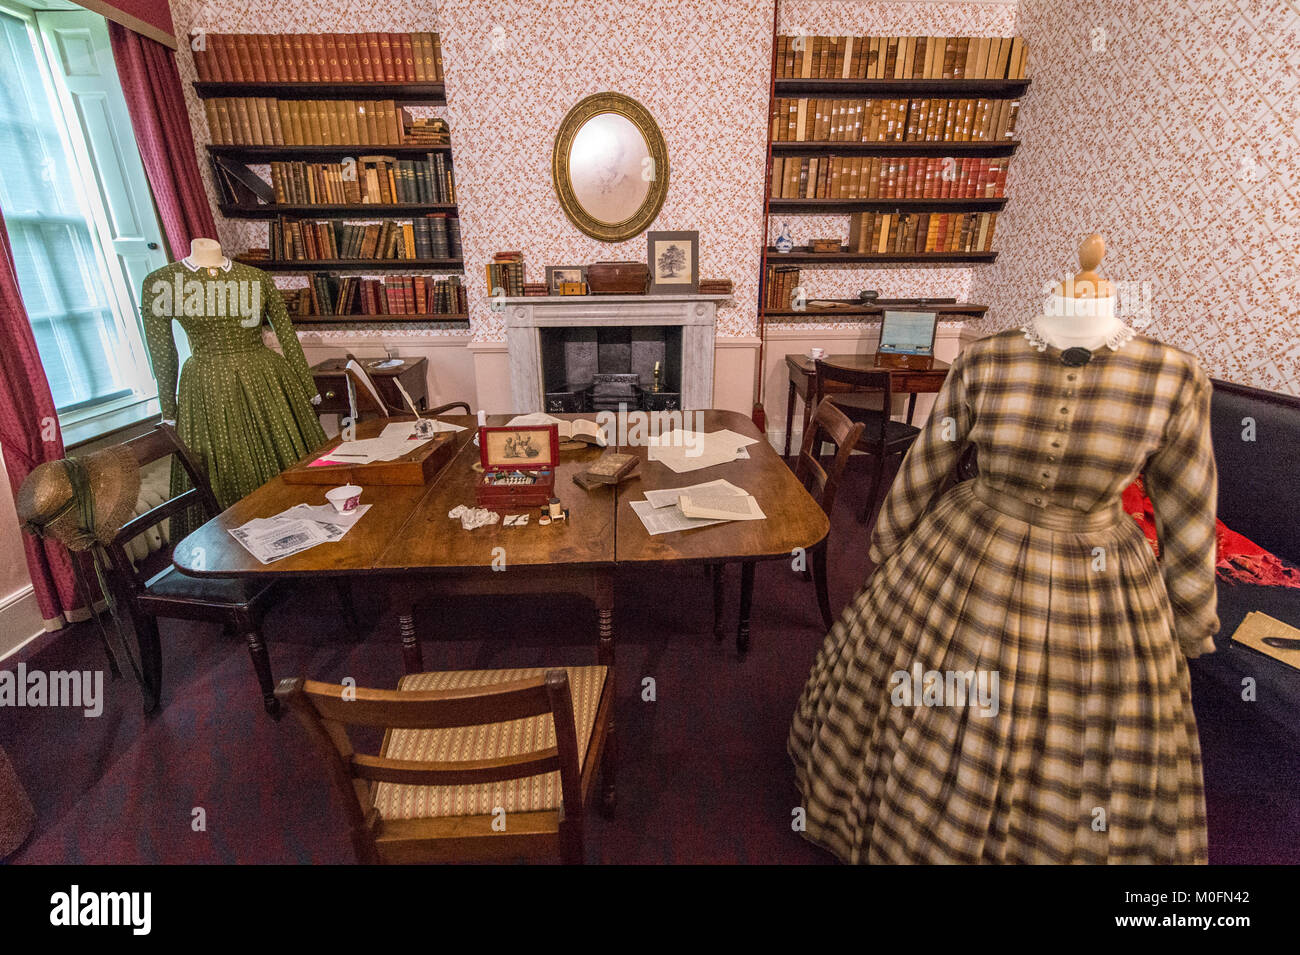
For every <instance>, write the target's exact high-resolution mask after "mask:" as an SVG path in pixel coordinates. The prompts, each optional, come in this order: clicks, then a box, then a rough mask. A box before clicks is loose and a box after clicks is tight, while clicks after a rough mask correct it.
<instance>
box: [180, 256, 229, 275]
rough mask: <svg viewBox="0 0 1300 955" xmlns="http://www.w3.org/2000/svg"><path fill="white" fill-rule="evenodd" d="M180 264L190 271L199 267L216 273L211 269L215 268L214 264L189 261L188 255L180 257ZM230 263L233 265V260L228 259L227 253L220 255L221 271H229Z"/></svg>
mask: <svg viewBox="0 0 1300 955" xmlns="http://www.w3.org/2000/svg"><path fill="white" fill-rule="evenodd" d="M181 265H183V266H185V267H186V268H187V269H189V270H190V271H191V272H197V271H199V270H200V269H206V270H207V271H209V272H213V274H216V273H215V272H214V271H213V270H214V269H215V268H216V266H212V265H197V264H196V263H194V262H192V261H190V257H189V256H188V255H187V256H185V258H183V259H181ZM232 265H234V262H232V261H231V260H230V256H228V255H223V256H222V257H221V271H223V272H229V271H230V267H231V266H232Z"/></svg>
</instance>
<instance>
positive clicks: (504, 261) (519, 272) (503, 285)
mask: <svg viewBox="0 0 1300 955" xmlns="http://www.w3.org/2000/svg"><path fill="white" fill-rule="evenodd" d="M524 285H525V282H524V254H523V253H522V252H498V253H496V254H495V255H493V256H492V261H491V262H489V263H488V264H487V287H488V294H489V295H490V296H491V297H493V298H495V297H496V296H498V295H501V294H504V295H507V296H509V297H511V298H515V297H517V296H522V295H523V294H524V291H525V290H524ZM498 290H500V291H498Z"/></svg>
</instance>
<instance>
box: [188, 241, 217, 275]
mask: <svg viewBox="0 0 1300 955" xmlns="http://www.w3.org/2000/svg"><path fill="white" fill-rule="evenodd" d="M189 259H190V261H191V262H193V263H194V264H195V265H199V266H207V267H211V268H219V267H221V266H222V265H225V262H226V256H225V253H223V252H222V251H221V243H220V242H218V241H217V240H216V239H194V240H192V241H191V242H190V255H189Z"/></svg>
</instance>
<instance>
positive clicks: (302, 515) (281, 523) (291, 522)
mask: <svg viewBox="0 0 1300 955" xmlns="http://www.w3.org/2000/svg"><path fill="white" fill-rule="evenodd" d="M370 507H371V505H369V504H362V505H361V506H360V507H358V508H357V509H356V510H354V511H351V512H350V513H348V514H339V513H338V512H337V511H335V510H334V508H333V507H331V506H330V505H328V504H326V505H315V506H312V505H309V504H298V505H296V506H294V507H291V508H288V509H287V510H284V511H281V512H280V513H279V514H276V515H275V516H274V517H255V518H253V519H252V520H251V521H249V522H248V523H246V524H242V525H240V526H239V527H232V528H231V529H230V536H231V537H233V538H234V539H235V540H237V541H239V543H240V544H242V545H243V546H244V549H245V550H247V551H248V552H249V553H250V554H252V555H253V556H254V557H256V558H257V559H258V560H259V561H260V562H261V563H263V564H270V563H273V562H274V561H277V560H283V559H284V558H285V557H289V556H291V555H293V554H297V553H301V552H302V551H304V550H307V549H309V548H312V547H315V546H316V545H317V544H329V543H333V542H334V541H337V540H342V538H343V536H344V535H345V534H347V532H348V531H349V530H351V529H352V528H353V526H354V525H355V524H356V523H357V521H359V520H360V519H361V518H362V516H363V515H364V514H365V513H366V511H368V510H370Z"/></svg>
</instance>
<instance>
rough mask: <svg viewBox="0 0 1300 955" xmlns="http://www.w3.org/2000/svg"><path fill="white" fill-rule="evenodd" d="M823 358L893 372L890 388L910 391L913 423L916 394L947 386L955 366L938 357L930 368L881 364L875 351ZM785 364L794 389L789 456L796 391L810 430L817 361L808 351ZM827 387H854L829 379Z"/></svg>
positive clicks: (788, 418) (789, 403)
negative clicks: (949, 371)
mask: <svg viewBox="0 0 1300 955" xmlns="http://www.w3.org/2000/svg"><path fill="white" fill-rule="evenodd" d="M822 361H824V362H827V363H829V364H832V365H837V366H839V367H840V368H848V369H850V370H852V371H887V372H889V375H890V390H891V391H892V392H894V393H895V394H904V393H910V394H909V397H908V399H907V421H908V423H909V424H911V422H912V415H913V414H914V413H915V412H916V396H917V395H918V394H934V393H937V392H938V391H939V389H940V388H942V387H943V382H944V379H945V378H947V377H948V369H949V368H950V367H951V366H950V365H949V364H948V363H947V362H944V361H939V360H938V359H937V358H936V359H934V360H933V361H932V362H931V363H930V367H929V368H928V369H918V368H895V367H892V366H888V365H881V364H879V363H878V362H877V360H876V355H875V353H874V352H873V353H871V354H866V355H827V356H826V357H825V358H823V359H822ZM785 364H786V368H787V369H788V370H789V373H790V391H789V394H788V397H787V398H786V404H785V456H786V457H787V458H788V457H789V456H790V426H791V425H792V424H793V423H794V399H795V395H798V396H799V397H801V398H803V430H804V431H805V432H806V431H807V430H808V422H809V421H811V420H812V404H811V397H812V395H813V394H814V393H815V392H816V390H817V363H816V362H815V361H814V360H813V359H812V358H809V357H808V356H807V355H786V356H785ZM824 390H825V392H826V393H827V394H830V393H831V392H836V391H841V392H843V391H851V390H852V389H851V388H849V387H848V386H846V385H842V384H841V383H839V382H837V381H836V382H831V381H828V382H827V383H826V387H825V389H824Z"/></svg>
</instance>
